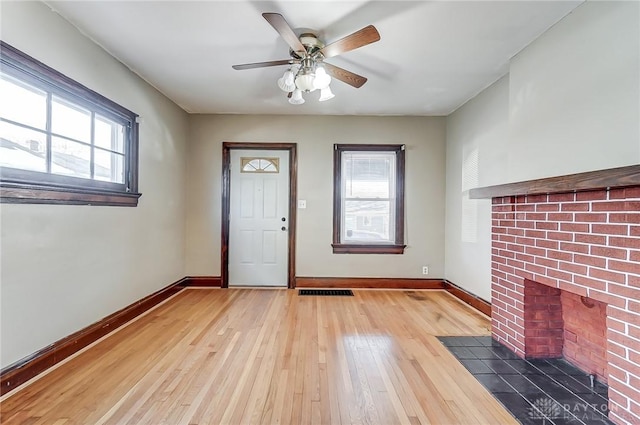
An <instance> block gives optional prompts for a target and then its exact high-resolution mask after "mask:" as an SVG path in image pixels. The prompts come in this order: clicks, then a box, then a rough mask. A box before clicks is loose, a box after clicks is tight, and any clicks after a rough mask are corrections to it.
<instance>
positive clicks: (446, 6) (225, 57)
mask: <svg viewBox="0 0 640 425" xmlns="http://www.w3.org/2000/svg"><path fill="white" fill-rule="evenodd" d="M581 2H582V0H574V1H540V0H538V1H468V2H467V1H465V2H462V1H407V2H404V1H349V2H345V1H288V2H283V1H262V2H261V1H242V0H236V1H87V2H80V1H47V4H49V5H50V6H51V7H52V8H53V9H54V10H55V11H57V12H58V13H60V15H62V16H63V17H65V18H66V19H67V20H69V21H70V22H71V23H72V24H74V25H75V26H76V27H78V28H79V29H80V30H81V31H82V32H83V33H85V34H86V35H88V36H89V37H90V38H92V39H93V40H94V41H95V42H96V43H98V44H99V45H101V46H103V47H104V48H105V49H106V50H107V51H109V52H110V53H111V54H112V55H113V56H115V57H116V58H118V59H119V60H120V61H121V62H123V63H124V64H125V65H127V66H128V67H129V68H131V69H132V70H133V71H134V72H136V73H137V74H138V75H140V76H141V77H142V78H144V79H145V80H146V81H148V82H149V83H150V84H152V85H153V86H155V87H156V88H157V89H158V90H160V91H161V92H162V93H164V94H165V95H166V96H168V97H169V98H170V99H172V100H173V101H174V102H175V103H177V104H178V105H180V106H181V107H182V108H183V109H184V110H186V111H187V112H192V113H241V114H323V115H325V114H326V115H447V114H449V113H451V112H453V111H454V110H456V109H457V108H458V107H460V106H461V105H463V104H464V103H465V102H466V101H468V100H469V99H471V98H472V97H474V96H475V95H476V94H478V93H479V92H481V91H482V90H483V89H484V88H486V87H487V86H489V85H490V84H491V83H493V82H494V81H496V80H497V79H498V78H500V77H501V76H502V75H504V74H505V73H506V72H507V71H508V63H509V59H510V58H512V57H513V56H514V55H515V54H517V53H518V52H519V51H520V50H522V49H523V48H524V47H526V46H527V45H528V44H529V43H531V41H533V40H534V39H535V38H536V37H538V36H539V35H540V34H542V33H543V32H545V31H546V30H547V29H549V28H550V27H551V26H552V25H553V24H555V23H556V22H558V21H559V20H560V19H562V18H563V17H564V16H565V15H567V14H568V13H569V12H570V11H571V10H573V9H574V8H575V7H577V6H578V5H580V3H581ZM263 12H278V13H281V14H283V15H284V17H285V18H286V19H287V21H288V23H289V24H290V25H291V27H293V28H294V30H296V32H299V31H300V30H302V29H312V30H315V31H316V32H317V33H318V35H319V36H320V37H321V38H322V39H323V40H324V41H325V42H327V43H329V42H332V41H335V40H337V39H339V38H342V37H344V36H345V35H348V34H350V33H352V32H354V31H356V30H358V29H360V28H362V27H364V26H366V25H368V24H373V25H375V26H376V28H377V29H378V31H379V32H380V35H381V40H380V41H379V42H377V43H374V44H371V45H368V46H365V47H362V48H360V49H358V50H354V51H351V52H348V53H346V54H344V55H342V56H338V57H335V58H331V59H330V60H327V62H331V63H333V64H334V65H337V66H340V67H343V68H345V69H347V70H349V71H353V72H355V73H357V74H360V75H363V76H365V77H367V78H368V79H369V81H368V82H367V83H366V84H365V85H364V86H362V87H361V88H360V89H355V88H353V87H351V86H348V85H346V84H344V83H342V82H340V81H336V80H334V82H333V83H332V84H331V88H332V90H333V92H334V93H335V94H336V97H335V98H334V99H332V100H330V101H327V102H317V97H318V93H317V92H315V93H310V94H306V95H305V98H306V99H307V102H306V103H305V104H304V105H298V106H294V105H290V104H289V103H288V102H287V99H286V95H285V93H283V92H282V91H280V90H279V89H278V87H277V86H276V80H277V79H278V78H279V77H280V76H282V73H283V72H284V71H285V69H286V67H271V68H262V69H253V70H243V71H235V70H233V69H232V68H231V65H234V64H242V63H250V62H262V61H270V60H277V59H288V58H289V56H288V46H287V45H286V43H285V42H284V41H283V40H282V39H281V38H280V36H279V35H278V34H277V33H276V32H275V30H274V29H273V28H272V27H271V26H270V25H269V24H268V23H267V21H265V20H264V18H262V16H261V13H263Z"/></svg>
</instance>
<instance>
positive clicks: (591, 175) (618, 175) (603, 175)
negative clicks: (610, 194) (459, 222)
mask: <svg viewBox="0 0 640 425" xmlns="http://www.w3.org/2000/svg"><path fill="white" fill-rule="evenodd" d="M627 186H640V164H638V165H630V166H627V167H619V168H610V169H607V170H598V171H589V172H585V173H577V174H568V175H565V176H558V177H548V178H543V179H536V180H527V181H522V182H517V183H507V184H499V185H495V186H486V187H479V188H476V189H471V190H470V191H469V198H471V199H483V198H495V197H501V196H518V195H538V194H551V193H567V192H582V191H587V190H598V189H612V188H623V187H627Z"/></svg>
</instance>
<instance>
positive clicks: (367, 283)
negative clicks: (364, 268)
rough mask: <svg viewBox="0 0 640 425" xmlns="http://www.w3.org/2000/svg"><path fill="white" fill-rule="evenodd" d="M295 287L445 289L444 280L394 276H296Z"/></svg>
mask: <svg viewBox="0 0 640 425" xmlns="http://www.w3.org/2000/svg"><path fill="white" fill-rule="evenodd" d="M296 288H345V289H357V288H360V289H445V281H444V280H442V279H405V278H394V277H389V278H386V277H296Z"/></svg>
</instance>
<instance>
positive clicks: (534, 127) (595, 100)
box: [445, 1, 640, 299]
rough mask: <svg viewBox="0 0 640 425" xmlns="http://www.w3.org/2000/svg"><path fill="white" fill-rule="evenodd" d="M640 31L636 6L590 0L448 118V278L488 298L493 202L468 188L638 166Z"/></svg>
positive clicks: (639, 144)
mask: <svg viewBox="0 0 640 425" xmlns="http://www.w3.org/2000/svg"><path fill="white" fill-rule="evenodd" d="M639 28H640V3H638V2H591V1H589V2H586V3H584V4H582V5H581V6H579V7H578V8H576V9H575V10H574V11H573V12H572V13H571V14H569V15H568V16H567V17H565V18H564V19H563V20H562V21H560V22H559V23H558V24H556V25H555V26H554V27H552V28H551V29H550V30H549V31H547V32H546V33H544V34H543V35H542V36H540V37H539V38H538V39H537V40H535V41H534V42H533V43H531V44H530V45H529V46H528V47H527V48H525V49H524V50H523V51H521V52H520V53H519V54H518V55H517V56H516V57H515V58H514V59H513V60H512V62H511V66H510V72H509V75H508V76H507V77H505V78H503V79H502V80H500V81H498V82H497V83H495V84H494V85H492V86H491V87H489V88H488V89H486V90H485V91H484V92H483V93H481V94H480V95H479V96H477V97H476V98H474V99H472V100H471V101H469V102H468V103H467V104H466V105H464V106H463V107H462V108H460V109H458V110H457V111H456V112H455V113H453V114H452V115H450V116H449V117H448V118H447V233H446V273H445V276H446V278H447V279H449V280H451V281H452V282H454V283H456V284H458V285H460V286H462V287H464V288H466V289H467V290H469V291H471V292H473V293H475V294H477V295H479V296H481V297H483V298H485V299H489V296H490V285H491V284H490V272H489V268H490V252H491V239H490V234H489V230H490V204H489V202H488V201H484V200H480V201H473V200H470V201H466V200H465V198H464V189H467V188H471V187H482V186H487V185H494V184H502V183H508V182H514V181H522V180H529V179H536V178H543V177H551V176H559V175H565V174H571V173H577V172H584V171H593V170H599V169H606V168H613V167H621V166H625V165H631V164H638V163H640V88H639V87H640V78H639V76H640V65H639V64H640V29H639ZM475 149H477V151H478V153H479V155H478V159H479V161H478V172H477V176H478V178H477V182H476V181H474V180H473V179H471V180H469V181H467V184H466V185H464V184H463V182H462V180H463V179H462V176H463V173H464V169H465V167H464V161H465V159H466V158H468V155H470V154H471V153H472V152H473V151H474V150H475ZM467 175H469V173H468V172H467ZM471 175H473V173H471ZM476 208H477V210H476ZM473 215H476V216H477V219H476V220H475V222H472V223H469V217H471V216H473ZM468 229H472V230H474V229H475V230H476V232H475V234H476V235H477V239H475V241H473V242H470V241H469V239H470V238H469V237H468V235H466V234H465V230H468Z"/></svg>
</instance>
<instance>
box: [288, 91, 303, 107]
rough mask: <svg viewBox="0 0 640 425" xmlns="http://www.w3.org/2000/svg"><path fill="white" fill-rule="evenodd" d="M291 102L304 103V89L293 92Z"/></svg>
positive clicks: (294, 103) (293, 103) (295, 103)
mask: <svg viewBox="0 0 640 425" xmlns="http://www.w3.org/2000/svg"><path fill="white" fill-rule="evenodd" d="M289 103H290V104H292V105H302V104H303V103H304V98H303V97H302V91H301V90H300V89H295V90H294V91H293V94H292V95H291V97H290V98H289Z"/></svg>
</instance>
